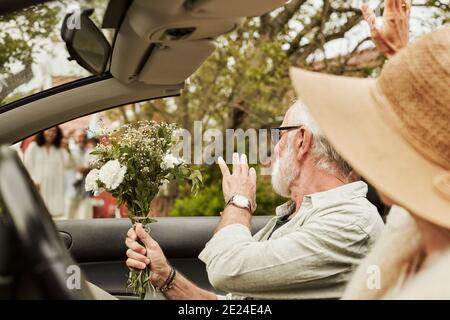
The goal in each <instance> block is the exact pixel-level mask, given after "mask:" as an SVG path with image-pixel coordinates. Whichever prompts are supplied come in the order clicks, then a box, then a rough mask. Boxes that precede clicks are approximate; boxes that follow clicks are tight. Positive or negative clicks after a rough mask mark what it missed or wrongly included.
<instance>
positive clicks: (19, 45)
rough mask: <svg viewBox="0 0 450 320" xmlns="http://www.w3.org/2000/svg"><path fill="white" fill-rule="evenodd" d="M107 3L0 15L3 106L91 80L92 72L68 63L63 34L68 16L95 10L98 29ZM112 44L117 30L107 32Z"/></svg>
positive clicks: (98, 0) (58, 4)
mask: <svg viewBox="0 0 450 320" xmlns="http://www.w3.org/2000/svg"><path fill="white" fill-rule="evenodd" d="M107 4H108V1H107V0H81V1H75V0H73V1H72V0H65V1H50V2H46V3H44V4H39V5H34V6H31V7H27V8H24V9H22V10H19V11H16V12H13V13H11V14H8V15H0V106H2V105H5V104H8V103H11V102H13V101H16V100H18V99H21V98H24V97H26V96H29V95H31V94H34V93H37V92H40V91H43V90H46V89H49V88H52V87H55V86H58V85H60V84H63V83H67V82H71V81H74V80H77V79H80V78H84V77H88V76H89V75H90V74H89V72H88V71H86V70H85V69H83V68H82V67H80V66H79V65H78V64H77V63H76V62H75V61H70V60H69V59H68V56H69V54H68V52H67V50H66V47H65V43H64V42H63V40H62V38H61V35H60V30H61V24H62V21H63V19H64V16H65V15H66V14H67V13H70V12H74V11H76V10H79V9H80V8H94V9H95V11H94V14H93V15H92V16H91V17H92V19H93V20H94V22H95V23H96V24H97V26H100V24H101V21H102V19H103V15H104V12H105V10H106V6H107ZM103 32H104V33H105V36H106V38H107V39H108V40H109V41H111V39H112V38H113V30H112V29H110V30H103Z"/></svg>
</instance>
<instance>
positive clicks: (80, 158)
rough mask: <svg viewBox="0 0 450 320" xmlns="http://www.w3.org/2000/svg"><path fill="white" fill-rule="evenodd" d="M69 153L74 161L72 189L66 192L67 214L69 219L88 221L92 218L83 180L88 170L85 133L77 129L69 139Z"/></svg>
mask: <svg viewBox="0 0 450 320" xmlns="http://www.w3.org/2000/svg"><path fill="white" fill-rule="evenodd" d="M69 151H70V154H71V155H72V157H73V159H74V177H73V182H72V186H73V189H72V188H71V189H69V190H71V191H70V192H68V194H67V195H68V198H67V202H68V204H67V209H66V210H67V213H68V218H69V219H89V218H92V217H93V208H92V203H91V201H90V199H91V197H90V195H89V194H88V193H87V192H86V191H85V190H84V180H85V177H86V175H87V173H88V172H89V170H90V166H89V157H90V156H89V153H90V151H91V150H90V149H89V148H88V139H87V135H86V132H85V131H84V130H82V129H77V130H75V132H74V133H73V135H72V136H71V137H70V139H69Z"/></svg>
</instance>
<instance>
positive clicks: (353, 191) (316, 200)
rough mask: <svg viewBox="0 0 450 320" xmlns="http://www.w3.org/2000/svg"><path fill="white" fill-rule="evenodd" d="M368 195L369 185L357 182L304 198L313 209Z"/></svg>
mask: <svg viewBox="0 0 450 320" xmlns="http://www.w3.org/2000/svg"><path fill="white" fill-rule="evenodd" d="M366 194H367V184H366V183H365V182H363V181H356V182H352V183H347V184H344V185H342V186H340V187H337V188H333V189H330V190H327V191H322V192H317V193H313V194H310V195H307V196H305V197H304V198H303V202H305V201H306V203H310V204H311V205H312V206H313V208H317V207H325V206H327V205H330V204H335V203H338V202H342V201H343V200H350V199H354V198H359V197H365V196H366Z"/></svg>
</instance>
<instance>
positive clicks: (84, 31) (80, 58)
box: [61, 9, 111, 75]
mask: <svg viewBox="0 0 450 320" xmlns="http://www.w3.org/2000/svg"><path fill="white" fill-rule="evenodd" d="M93 12H94V9H83V10H80V11H75V12H72V13H68V14H67V15H66V16H65V17H64V21H63V24H62V27H61V37H62V38H63V40H64V42H65V43H66V47H67V51H69V54H70V58H71V59H73V60H75V61H76V62H77V63H78V64H79V65H80V66H82V67H83V68H85V69H86V70H88V71H90V72H92V73H93V74H95V75H101V74H103V73H104V72H105V70H106V66H107V64H108V60H109V55H110V52H111V46H110V45H109V42H108V40H106V38H105V36H104V35H103V33H102V31H101V30H100V29H99V28H97V26H96V25H95V23H94V22H93V21H92V20H91V19H90V18H89V16H90V15H91V14H92V13H93Z"/></svg>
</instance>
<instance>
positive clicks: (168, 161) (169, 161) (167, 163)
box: [161, 153, 184, 170]
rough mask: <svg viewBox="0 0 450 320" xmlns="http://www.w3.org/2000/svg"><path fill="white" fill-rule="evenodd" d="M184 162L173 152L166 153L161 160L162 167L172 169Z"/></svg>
mask: <svg viewBox="0 0 450 320" xmlns="http://www.w3.org/2000/svg"><path fill="white" fill-rule="evenodd" d="M182 163H184V160H183V159H181V158H177V157H175V156H174V155H173V154H171V153H168V154H166V155H165V156H164V158H163V161H162V162H161V168H162V169H164V170H165V169H172V168H173V167H175V166H177V165H180V164H182Z"/></svg>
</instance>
